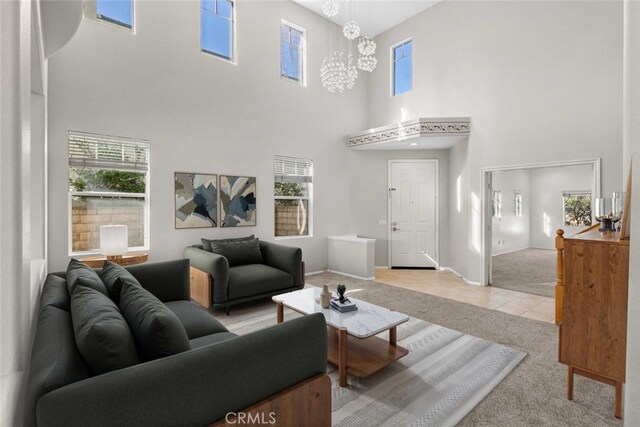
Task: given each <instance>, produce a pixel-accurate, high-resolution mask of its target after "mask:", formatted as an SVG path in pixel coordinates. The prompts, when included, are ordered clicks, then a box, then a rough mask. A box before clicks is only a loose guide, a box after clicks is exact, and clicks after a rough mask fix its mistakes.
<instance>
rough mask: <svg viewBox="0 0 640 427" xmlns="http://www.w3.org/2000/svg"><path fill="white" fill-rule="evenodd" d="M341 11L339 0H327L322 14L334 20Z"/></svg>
mask: <svg viewBox="0 0 640 427" xmlns="http://www.w3.org/2000/svg"><path fill="white" fill-rule="evenodd" d="M339 11H340V3H338V1H337V0H326V1H325V2H324V4H323V5H322V13H324V14H325V15H326V16H328V17H329V18H333V17H334V16H336V15H337V14H338V12H339Z"/></svg>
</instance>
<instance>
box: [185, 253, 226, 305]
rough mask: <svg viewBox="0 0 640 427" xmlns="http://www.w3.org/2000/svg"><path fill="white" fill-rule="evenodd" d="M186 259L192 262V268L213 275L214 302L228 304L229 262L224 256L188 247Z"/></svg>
mask: <svg viewBox="0 0 640 427" xmlns="http://www.w3.org/2000/svg"><path fill="white" fill-rule="evenodd" d="M183 254H184V257H185V258H188V259H189V261H191V266H192V267H195V268H197V269H198V270H202V271H205V272H207V273H209V274H210V275H211V287H212V288H213V290H212V294H213V301H214V302H216V303H220V302H226V301H227V299H228V296H227V291H228V288H229V261H227V259H226V258H225V257H223V256H222V255H218V254H214V253H211V252H207V251H205V250H203V249H201V248H199V247H197V246H187V247H186V248H185V249H184V252H183Z"/></svg>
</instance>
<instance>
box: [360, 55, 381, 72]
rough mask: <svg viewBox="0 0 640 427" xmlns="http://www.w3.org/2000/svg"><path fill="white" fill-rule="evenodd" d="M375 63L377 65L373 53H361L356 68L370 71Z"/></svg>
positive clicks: (374, 66)
mask: <svg viewBox="0 0 640 427" xmlns="http://www.w3.org/2000/svg"><path fill="white" fill-rule="evenodd" d="M376 65H378V60H377V59H376V57H375V56H373V55H362V56H360V57H359V58H358V68H359V69H361V70H362V71H368V72H372V71H373V70H374V69H375V68H376Z"/></svg>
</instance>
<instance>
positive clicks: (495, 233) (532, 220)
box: [482, 159, 601, 298]
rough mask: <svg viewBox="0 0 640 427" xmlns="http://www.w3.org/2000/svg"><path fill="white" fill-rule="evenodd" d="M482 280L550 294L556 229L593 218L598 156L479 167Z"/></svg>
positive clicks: (575, 228)
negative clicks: (480, 176)
mask: <svg viewBox="0 0 640 427" xmlns="http://www.w3.org/2000/svg"><path fill="white" fill-rule="evenodd" d="M483 182H484V188H485V190H486V191H485V194H484V205H483V206H484V208H483V227H482V230H483V242H484V244H483V248H482V249H483V254H482V256H483V267H484V275H483V278H484V280H483V285H492V286H494V287H496V288H503V289H510V290H514V291H518V292H523V293H527V294H532V295H539V296H543V297H549V298H554V296H555V285H556V259H557V254H556V250H555V237H556V230H557V229H558V228H562V229H564V230H565V232H567V233H569V234H575V233H577V232H579V231H581V230H583V229H584V228H586V227H589V226H590V225H591V223H592V221H593V214H592V206H593V204H592V200H593V199H594V198H597V197H599V196H600V186H601V184H600V160H599V159H595V160H582V161H574V162H563V163H550V164H536V165H524V166H516V167H504V168H492V169H484V170H483Z"/></svg>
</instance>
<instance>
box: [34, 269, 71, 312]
mask: <svg viewBox="0 0 640 427" xmlns="http://www.w3.org/2000/svg"><path fill="white" fill-rule="evenodd" d="M70 304H71V297H70V296H69V291H68V290H67V281H66V280H64V278H62V277H60V276H56V275H55V274H48V275H47V279H46V280H45V282H44V285H43V286H42V295H41V296H40V306H45V305H52V306H54V307H58V308H59V309H61V310H65V311H69V310H70Z"/></svg>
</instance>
